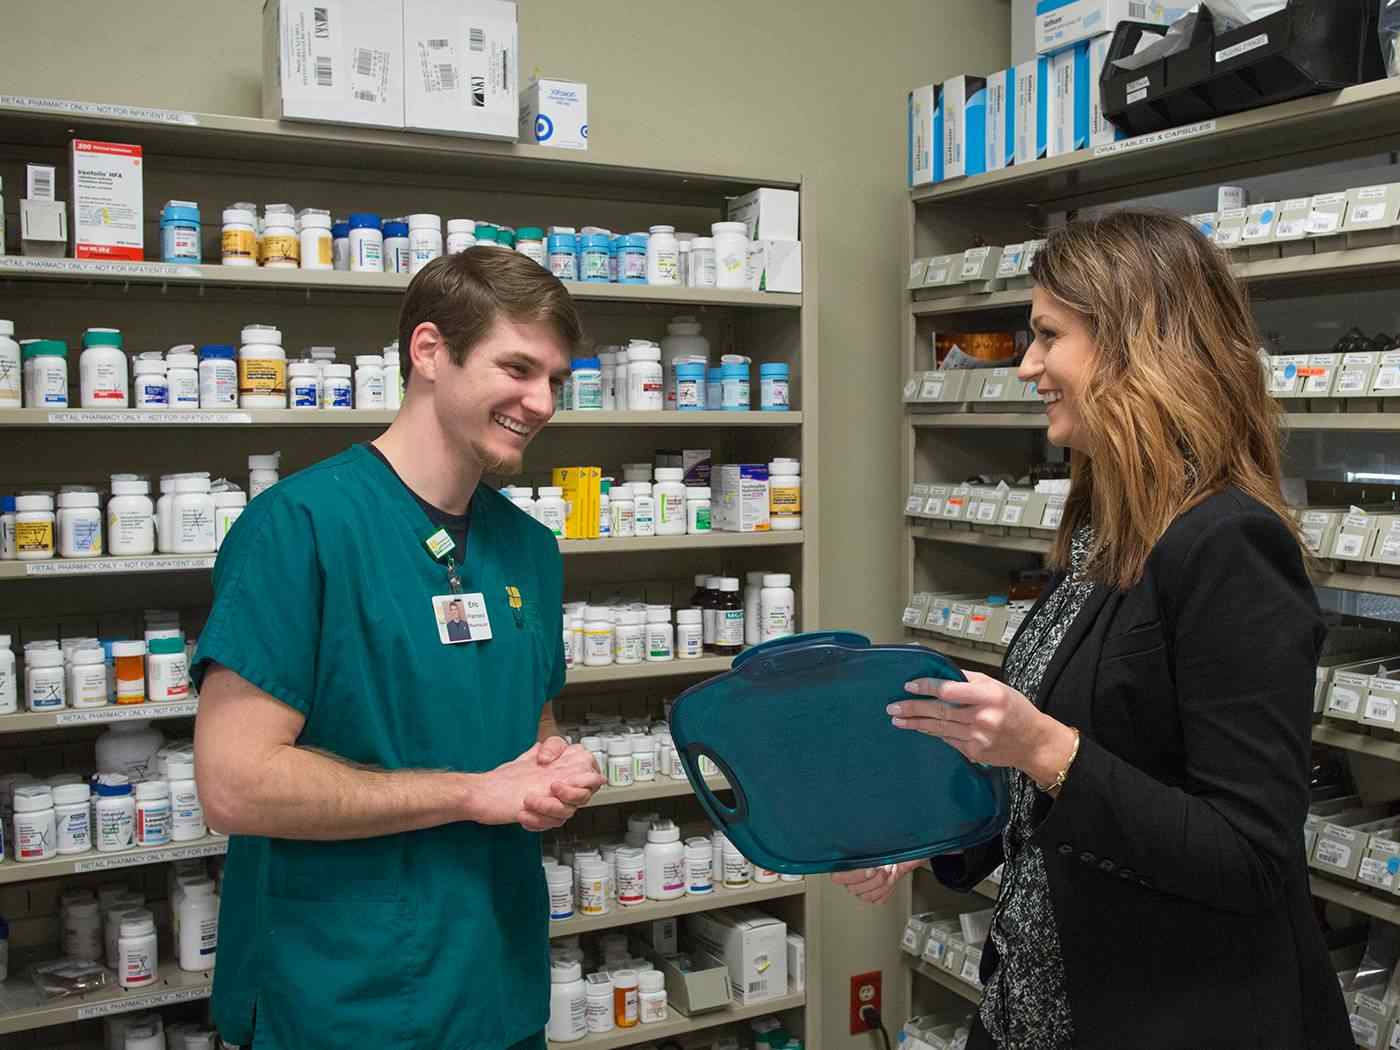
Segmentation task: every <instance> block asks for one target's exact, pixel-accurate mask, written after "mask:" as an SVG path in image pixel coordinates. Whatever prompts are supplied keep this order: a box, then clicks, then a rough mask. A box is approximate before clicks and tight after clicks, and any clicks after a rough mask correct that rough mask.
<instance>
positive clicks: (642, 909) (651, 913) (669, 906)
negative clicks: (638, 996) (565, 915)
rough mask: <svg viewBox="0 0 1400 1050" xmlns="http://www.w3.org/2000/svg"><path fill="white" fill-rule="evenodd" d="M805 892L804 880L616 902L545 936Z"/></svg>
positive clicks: (552, 927) (592, 930) (551, 927)
mask: <svg viewBox="0 0 1400 1050" xmlns="http://www.w3.org/2000/svg"><path fill="white" fill-rule="evenodd" d="M806 892H807V883H806V881H805V880H804V881H802V882H769V883H764V884H763V885H761V886H746V887H744V888H743V889H741V890H726V889H720V888H718V887H716V889H715V891H714V892H713V893H706V894H702V895H701V896H698V897H692V896H689V895H687V896H685V897H680V898H678V899H676V900H673V901H648V902H647V903H646V904H639V905H638V906H637V907H635V908H623V907H620V906H618V905H617V904H616V903H614V904H613V910H612V911H610V912H608V914H606V915H575V916H574V917H573V918H572V919H565V920H564V921H562V922H551V923H550V924H549V936H550V938H551V939H553V938H555V937H568V936H571V935H573V934H576V933H597V932H598V931H599V930H613V929H616V928H618V927H619V926H631V925H633V924H634V923H638V922H650V921H651V920H652V919H669V918H671V917H673V916H676V915H694V914H695V913H696V912H702V911H715V910H717V909H719V908H735V907H738V906H739V905H741V904H757V903H758V902H759V901H771V900H778V899H780V898H783V897H800V896H802V895H803V894H804V893H806Z"/></svg>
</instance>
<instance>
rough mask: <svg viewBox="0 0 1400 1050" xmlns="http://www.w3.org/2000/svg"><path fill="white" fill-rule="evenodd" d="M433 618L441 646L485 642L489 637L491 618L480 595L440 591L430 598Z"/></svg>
mask: <svg viewBox="0 0 1400 1050" xmlns="http://www.w3.org/2000/svg"><path fill="white" fill-rule="evenodd" d="M433 618H434V619H435V620H436V621H437V629H438V641H440V642H441V643H442V644H443V645H461V644H462V643H464V642H484V641H486V640H487V639H489V638H490V637H491V621H490V618H489V617H488V616H487V614H486V602H485V600H484V599H483V597H482V596H481V595H480V594H439V595H436V596H434V598H433Z"/></svg>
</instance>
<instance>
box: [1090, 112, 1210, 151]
mask: <svg viewBox="0 0 1400 1050" xmlns="http://www.w3.org/2000/svg"><path fill="white" fill-rule="evenodd" d="M1214 131H1215V121H1213V120H1203V121H1201V122H1200V123H1199V124H1187V125H1185V126H1184V127H1180V128H1168V129H1167V130H1166V131H1154V132H1152V133H1150V134H1147V135H1139V136H1137V137H1136V138H1131V139H1124V140H1123V141H1122V142H1108V143H1105V144H1104V145H1102V146H1095V147H1094V157H1095V158H1096V159H1097V158H1099V157H1111V156H1113V155H1114V154H1118V153H1135V152H1136V151H1138V150H1140V149H1151V148H1153V147H1154V146H1165V145H1167V144H1168V143H1170V142H1179V141H1180V140H1182V139H1194V138H1196V137H1197V136H1199V135H1209V134H1211V133H1212V132H1214Z"/></svg>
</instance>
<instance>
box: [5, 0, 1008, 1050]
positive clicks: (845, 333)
mask: <svg viewBox="0 0 1400 1050" xmlns="http://www.w3.org/2000/svg"><path fill="white" fill-rule="evenodd" d="M113 11H119V12H120V17H117V16H115V15H113ZM520 22H521V25H520V37H521V42H522V55H521V66H522V68H523V69H524V70H526V71H529V70H531V69H534V68H539V69H540V70H542V71H544V72H547V73H549V74H553V75H559V76H565V77H574V78H577V79H580V80H584V81H586V82H587V83H588V85H589V94H590V100H589V106H590V114H589V116H590V119H591V124H592V135H593V141H594V142H595V143H596V144H597V147H598V148H599V149H600V150H602V149H606V150H607V152H608V153H609V154H611V155H614V156H616V157H618V159H620V160H625V161H633V162H636V163H646V164H651V165H656V166H660V165H663V164H664V165H667V166H674V167H676V168H681V169H686V168H692V169H700V170H703V169H704V168H705V167H706V166H707V164H709V163H710V162H711V161H712V160H713V159H714V158H745V159H746V160H747V161H748V163H746V164H744V165H743V167H745V168H747V169H749V170H757V171H763V170H769V169H776V170H777V171H779V172H789V171H797V172H801V173H802V175H803V177H804V178H805V179H806V180H807V185H808V186H809V187H810V188H811V192H812V194H813V196H814V204H815V207H816V210H817V214H818V221H817V223H816V229H807V230H804V231H803V236H804V239H805V240H807V241H808V243H809V244H813V245H815V247H816V248H817V250H818V253H819V255H818V257H819V270H820V284H819V292H820V313H819V318H818V320H819V338H820V346H821V350H820V353H821V372H820V378H821V402H820V418H821V446H820V447H821V472H822V491H823V494H824V496H823V510H822V517H821V522H820V526H821V533H822V563H821V579H822V593H823V608H822V620H823V626H832V627H834V626H841V627H853V628H856V629H859V630H864V631H867V632H869V633H871V634H872V635H874V636H875V637H877V638H878V637H892V636H893V635H894V634H895V632H896V631H897V629H898V626H899V624H898V608H899V606H900V603H901V596H900V595H898V594H896V593H895V592H896V589H897V587H898V581H899V579H900V566H899V564H898V557H899V550H900V545H899V544H898V543H897V542H895V537H896V533H897V529H898V526H899V522H900V518H899V508H900V506H901V505H902V503H903V499H902V495H903V494H902V493H901V492H900V491H899V490H900V486H901V483H902V479H901V478H900V477H899V476H898V473H899V472H898V462H899V414H898V403H899V402H898V395H899V390H900V385H901V379H900V376H899V367H900V366H899V362H900V359H901V357H900V354H899V347H898V340H899V338H900V324H899V320H900V313H899V312H900V309H901V302H902V294H901V291H900V289H901V287H902V283H903V274H904V271H905V259H904V251H905V248H904V244H905V229H904V227H905V223H906V221H907V196H906V194H905V192H904V161H903V150H904V140H905V118H904V113H903V99H904V96H905V93H906V92H907V91H908V90H909V88H911V87H913V86H916V85H918V84H924V83H928V82H930V81H933V80H938V79H941V78H943V77H945V76H951V75H953V74H955V73H959V72H979V73H981V72H987V71H990V70H993V69H996V68H1000V67H1003V66H1005V65H1006V64H1007V61H1008V53H1009V7H1008V4H1007V2H1006V0H874V2H865V3H857V2H854V0H802V2H799V0H766V2H764V0H759V2H754V0H744V2H737V0H708V2H701V0H692V2H687V3H677V2H673V0H660V2H656V3H650V4H638V3H624V2H621V0H594V2H592V3H566V2H562V0H522V2H521V4H520ZM181 24H184V25H186V26H188V27H189V29H188V31H187V32H184V33H181V31H180V30H179V28H178V27H179V26H180V25H181ZM259 26H260V4H259V3H257V2H256V0H121V2H120V3H119V4H116V5H113V4H111V3H110V2H107V0H63V2H62V3H50V4H31V5H28V7H27V9H26V14H25V18H24V19H23V21H21V22H15V21H14V20H11V21H10V24H9V26H8V29H9V33H8V35H7V40H6V44H7V46H6V48H5V54H6V58H5V61H4V63H3V64H0V92H5V93H16V94H34V95H50V96H56V97H60V98H74V99H85V100H102V101H108V102H124V103H130V104H137V105H149V106H165V107H172V108H180V109H189V110H197V111H206V112H216V113H233V114H244V115H258V114H259V113H260V90H261V88H260V83H261V80H260V74H261V53H260V50H259ZM624 56H625V60H624ZM734 166H739V165H737V164H735V165H734ZM823 892H824V894H825V896H826V900H825V901H824V909H823V937H822V939H823V941H824V943H825V950H824V951H823V953H822V956H823V957H822V959H821V960H820V961H819V962H820V971H821V974H822V979H823V985H824V987H823V990H822V994H823V996H824V999H825V1002H826V1004H827V1006H826V1010H825V1021H826V1023H825V1025H824V1028H825V1031H824V1032H823V1036H824V1038H823V1039H822V1041H821V1045H822V1046H823V1047H824V1048H826V1050H835V1048H838V1047H847V1046H849V1047H862V1048H869V1047H871V1046H872V1045H873V1043H872V1041H871V1040H872V1037H871V1036H868V1035H867V1036H862V1037H860V1038H859V1039H850V1038H849V1037H847V1036H846V1035H845V1034H844V1033H845V1030H846V1029H845V1022H846V1017H845V1013H846V1008H845V1001H846V981H847V978H848V977H849V975H850V974H853V973H859V972H862V971H864V970H869V969H883V970H884V972H885V984H886V997H887V1001H888V1002H889V1007H890V1009H889V1013H890V1016H891V1021H892V1022H893V1023H894V1024H895V1026H896V1027H897V1025H898V1024H899V1023H900V1022H902V1020H903V1014H902V1010H903V998H902V987H903V975H902V972H901V971H900V969H899V963H898V953H897V951H896V950H895V940H896V939H897V936H898V927H899V925H900V924H901V923H902V919H901V917H899V916H897V915H896V914H894V912H893V910H888V911H885V912H881V913H873V912H869V911H865V910H861V909H857V908H855V907H854V906H853V905H851V904H849V903H848V902H847V901H846V900H845V899H844V898H843V897H842V896H841V895H838V894H836V893H834V892H833V891H832V889H831V887H829V886H824V887H823ZM814 969H815V967H814ZM814 976H815V974H814Z"/></svg>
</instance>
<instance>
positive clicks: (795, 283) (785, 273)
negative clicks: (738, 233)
mask: <svg viewBox="0 0 1400 1050" xmlns="http://www.w3.org/2000/svg"><path fill="white" fill-rule="evenodd" d="M749 287H750V288H751V289H752V290H753V291H755V292H800V291H802V242H801V241H753V242H751V245H750V249H749Z"/></svg>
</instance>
